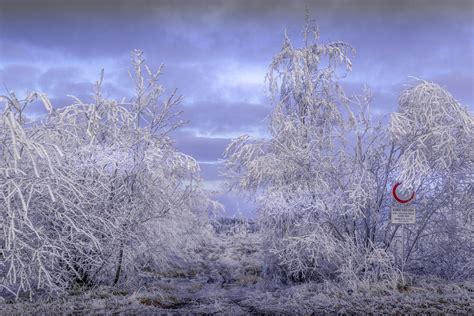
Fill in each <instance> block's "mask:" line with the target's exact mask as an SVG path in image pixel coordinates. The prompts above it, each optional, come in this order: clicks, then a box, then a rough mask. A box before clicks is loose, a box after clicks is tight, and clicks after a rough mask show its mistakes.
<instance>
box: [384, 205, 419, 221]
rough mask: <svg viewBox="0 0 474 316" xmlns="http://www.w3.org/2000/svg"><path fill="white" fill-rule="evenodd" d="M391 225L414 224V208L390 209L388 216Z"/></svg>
mask: <svg viewBox="0 0 474 316" xmlns="http://www.w3.org/2000/svg"><path fill="white" fill-rule="evenodd" d="M390 221H391V222H392V224H415V223H416V211H415V208H414V207H392V214H391V216H390Z"/></svg>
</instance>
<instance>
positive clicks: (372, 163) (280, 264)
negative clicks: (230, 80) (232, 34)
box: [226, 24, 472, 286]
mask: <svg viewBox="0 0 474 316" xmlns="http://www.w3.org/2000/svg"><path fill="white" fill-rule="evenodd" d="M318 38H319V34H318V31H317V29H316V28H314V27H311V24H307V26H306V28H305V31H304V43H303V44H304V45H303V47H301V48H298V47H295V46H294V45H293V43H292V42H291V41H290V40H289V39H288V37H287V36H285V39H284V42H283V47H282V50H281V52H280V53H278V54H277V55H276V56H275V57H274V59H273V61H272V63H271V65H270V69H269V72H268V75H267V79H268V82H269V88H270V93H271V95H272V100H273V104H274V110H273V112H272V114H271V117H270V118H271V122H270V127H269V132H270V138H269V139H253V138H250V137H248V136H242V137H240V138H238V139H236V140H234V141H233V142H232V143H231V144H230V145H229V147H228V148H227V150H226V156H227V162H226V170H227V175H228V176H229V177H230V179H231V183H232V185H233V186H234V187H237V188H239V189H241V190H245V191H250V192H252V194H255V196H256V201H257V205H258V208H259V210H258V211H259V221H260V224H261V227H262V230H263V234H262V236H264V237H263V238H264V239H265V240H264V247H265V251H266V256H265V258H266V259H265V260H266V262H265V263H264V267H265V271H266V273H267V276H269V277H277V279H279V280H283V281H289V280H293V281H295V280H297V281H298V280H299V281H303V280H338V281H343V282H345V283H349V284H352V285H356V284H361V282H362V284H367V282H371V281H375V280H381V279H383V280H388V281H393V282H392V283H391V284H392V286H395V285H396V284H397V281H398V278H399V276H400V273H399V272H400V271H399V267H400V266H402V265H400V263H399V262H397V260H396V258H397V257H399V252H398V251H397V248H398V247H396V243H395V241H396V240H397V236H398V235H399V232H397V231H398V228H399V227H398V226H394V225H391V224H390V223H389V213H390V207H391V206H392V205H393V204H394V202H393V201H392V199H391V197H390V194H389V192H390V188H391V185H392V184H393V183H395V182H396V181H397V180H398V181H403V185H404V186H405V188H407V187H408V188H413V187H414V186H409V185H407V184H409V183H410V181H413V180H414V178H410V177H412V176H413V174H414V173H413V170H414V171H416V166H415V168H413V169H410V168H411V167H408V165H407V163H406V161H407V160H409V159H411V158H410V157H412V154H413V152H412V151H411V149H413V148H416V150H421V151H423V150H425V147H422V146H419V144H420V140H419V139H417V137H418V136H420V135H418V134H416V135H410V134H404V133H403V130H406V129H404V128H403V127H402V126H401V125H402V124H405V123H406V122H409V123H410V124H411V123H412V121H413V120H412V117H410V115H412V116H418V115H422V114H421V113H420V112H421V111H427V112H428V113H429V112H430V111H431V110H433V111H434V110H435V109H436V110H435V111H436V113H437V112H439V111H443V107H447V108H449V109H447V110H446V111H448V112H449V113H451V114H450V115H452V116H453V119H452V120H451V121H449V120H448V121H449V123H447V124H449V126H450V127H451V129H448V130H446V125H445V126H443V121H438V120H437V119H436V117H434V118H433V120H432V121H429V120H428V121H427V122H430V123H431V124H432V125H433V126H436V127H434V130H432V131H435V134H436V132H439V131H444V132H443V133H445V134H446V133H447V134H449V135H447V136H446V135H445V134H443V135H442V136H440V137H441V138H442V140H443V141H445V142H448V143H449V146H450V147H448V148H442V149H439V150H440V151H442V150H446V154H445V155H444V156H443V157H445V158H440V156H439V153H437V152H436V151H434V152H432V155H431V157H437V159H440V160H432V161H430V163H431V164H438V165H440V166H443V167H446V166H447V165H446V163H448V164H450V162H451V161H453V162H454V161H456V164H457V165H454V164H453V165H450V166H451V167H449V168H451V169H450V170H454V169H457V168H458V167H456V166H458V165H459V166H460V165H464V167H462V168H463V169H459V170H461V171H459V170H458V171H459V172H458V175H459V176H460V177H462V178H463V179H466V180H467V178H466V177H465V176H466V172H468V171H472V169H469V167H468V163H467V162H466V161H465V158H464V157H466V156H465V155H469V154H468V152H469V151H471V153H472V146H471V147H470V148H471V149H469V148H468V145H467V144H469V142H470V141H472V138H469V137H471V136H472V133H471V132H469V130H472V128H471V127H469V126H470V125H469V124H472V123H470V122H472V116H470V115H469V114H467V112H466V111H465V110H462V109H461V108H460V107H457V106H455V105H454V104H453V103H452V102H451V103H449V102H448V103H446V99H442V98H441V99H439V100H438V101H437V103H436V104H438V105H439V106H438V108H435V109H430V108H427V107H426V104H429V102H428V101H426V100H432V99H433V98H435V97H436V96H435V95H436V93H438V94H443V93H444V94H445V95H446V96H447V94H446V93H445V92H444V91H442V90H436V93H434V92H433V91H431V92H430V91H425V95H424V98H421V99H420V98H419V96H415V97H413V96H412V94H411V92H410V91H411V90H409V91H407V92H404V93H403V94H402V96H401V101H400V102H401V111H402V112H401V114H395V115H394V118H393V119H392V125H391V129H390V131H391V132H389V130H388V129H387V128H386V127H384V126H383V125H382V124H381V123H380V122H379V123H377V122H374V121H373V120H372V119H371V116H370V111H369V105H370V99H371V98H370V92H368V91H364V93H362V95H360V96H353V97H348V96H346V95H345V93H344V92H343V90H342V88H341V86H340V84H339V79H340V77H341V76H342V75H345V74H346V72H347V71H349V70H350V69H351V67H352V64H351V61H350V58H349V57H350V54H351V53H352V51H353V50H352V48H351V47H350V46H348V45H347V44H344V43H341V42H332V43H328V44H320V43H319V41H318ZM410 102H412V103H413V102H416V103H417V104H419V108H420V109H421V110H419V112H416V111H418V110H415V111H410V110H409V109H408V110H407V107H408V108H409V107H410V104H411V103H410ZM435 111H434V112H435ZM422 123H423V122H419V123H413V124H422ZM420 126H421V125H420ZM408 130H409V131H411V129H408ZM415 133H416V132H415ZM450 133H451V134H450ZM459 133H461V134H463V135H464V136H463V137H464V138H463V139H464V140H461V139H459V140H458V142H459V144H462V146H458V144H457V143H455V142H454V141H452V139H453V138H457V137H458V136H457V135H458V134H459ZM468 135H471V136H468ZM422 137H423V136H422ZM434 137H437V136H434ZM422 139H424V138H422ZM413 144H415V145H413ZM421 144H422V145H423V143H421ZM410 146H412V147H410ZM413 146H418V147H413ZM416 154H417V153H415V155H416ZM449 154H451V155H452V156H451V157H450V158H449V157H448V156H446V155H449ZM470 157H472V155H471V156H470ZM471 161H472V160H471ZM438 165H436V166H433V165H429V163H427V164H424V165H423V167H424V168H423V169H421V170H419V171H420V177H421V176H423V179H426V181H434V178H433V177H432V175H433V173H436V172H440V171H441V169H439V168H438ZM437 168H438V169H437ZM443 170H444V171H446V170H447V169H443ZM416 172H418V171H416ZM420 179H421V178H420ZM417 181H418V179H417ZM413 183H414V185H415V182H413ZM452 184H454V183H452ZM433 185H434V183H433V182H430V183H424V184H423V186H422V187H419V186H418V187H417V188H416V190H417V196H420V195H423V194H424V193H425V192H427V191H428V190H427V189H428V188H429V187H430V186H433ZM461 186H462V185H461ZM471 190H472V187H471ZM454 191H455V192H457V196H458V197H457V198H456V200H453V202H454V204H449V203H448V204H446V203H447V202H446V201H445V199H443V197H442V196H440V195H436V194H435V193H433V194H431V195H429V194H428V195H427V196H426V198H423V199H422V198H419V199H417V201H416V203H415V207H417V208H419V207H420V205H421V204H422V203H424V204H423V205H424V207H423V209H420V211H419V212H418V215H419V217H420V218H419V223H418V224H417V225H416V226H415V227H414V230H413V231H412V230H409V231H408V235H409V236H408V242H407V244H406V245H405V247H406V249H405V250H406V251H405V252H404V253H405V256H404V258H402V259H401V260H402V261H403V262H405V261H407V259H409V258H413V257H415V252H418V254H421V252H420V251H419V247H422V246H421V245H422V243H423V242H424V241H425V240H424V238H423V236H424V234H426V233H427V232H428V230H429V228H428V227H429V226H428V225H427V224H426V223H432V222H433V218H432V214H433V213H434V212H435V211H434V210H435V209H436V210H440V207H456V208H457V209H458V210H459V211H461V209H462V208H465V207H467V206H468V205H470V204H469V201H466V199H464V200H462V196H463V195H462V194H463V193H464V189H462V188H460V187H457V188H455V189H454ZM428 196H429V198H428ZM454 196H455V195H454ZM454 196H453V198H454ZM467 200H469V198H468V199H467ZM457 203H459V204H457ZM466 203H467V204H466ZM441 205H443V206H441ZM448 205H449V206H448ZM471 205H472V204H471ZM430 214H431V215H430ZM463 214H467V213H466V212H465V211H464V213H463ZM464 227H466V226H464ZM463 236H464V237H463V238H465V239H468V240H469V238H471V239H470V241H471V245H472V237H468V236H467V235H466V234H465V233H463ZM430 240H432V239H430ZM459 254H460V255H461V253H459ZM463 254H465V253H463ZM427 262H428V261H427V260H425V261H422V262H421V265H426V264H427Z"/></svg>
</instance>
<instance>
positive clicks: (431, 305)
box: [0, 228, 474, 315]
mask: <svg viewBox="0 0 474 316" xmlns="http://www.w3.org/2000/svg"><path fill="white" fill-rule="evenodd" d="M259 240H260V238H259V236H258V233H248V232H246V231H245V230H242V229H240V230H239V229H232V228H231V229H223V230H221V233H220V234H219V235H218V236H217V241H216V242H214V243H212V244H211V245H210V246H209V247H208V248H204V249H201V250H200V251H199V252H198V253H197V254H196V260H195V262H194V263H192V264H190V265H189V267H186V268H183V269H182V270H175V271H172V272H169V273H161V274H159V273H152V272H150V273H148V274H147V275H144V276H143V280H144V284H145V285H144V286H142V287H141V288H135V289H132V288H131V289H128V290H123V289H118V288H113V287H99V288H95V289H90V290H88V291H86V292H82V293H76V294H74V293H72V294H71V295H70V296H67V297H63V298H59V299H56V300H52V301H38V302H33V303H31V302H17V303H13V302H7V301H2V302H1V305H0V314H3V315H8V314H57V313H62V314H64V313H65V314H117V315H127V314H131V313H133V314H137V313H140V314H141V313H144V314H145V313H146V314H155V313H156V314H160V315H162V314H165V315H166V314H172V315H177V314H227V315H244V314H266V315H269V314H283V315H290V314H291V315H295V314H296V315H298V314H299V315H306V314H310V313H312V312H315V313H322V312H327V313H368V312H370V313H389V314H405V313H430V314H431V313H435V314H472V313H474V282H472V281H465V282H461V283H449V282H446V281H445V280H441V279H434V278H429V279H428V278H417V279H416V280H411V281H410V282H409V283H408V285H407V286H406V287H404V288H399V289H398V290H395V291H393V290H388V289H387V288H386V287H384V285H383V284H381V285H380V286H373V287H370V288H367V289H365V290H364V289H361V290H360V291H358V292H357V293H354V292H351V291H347V290H346V289H345V288H342V287H340V286H338V285H336V284H329V283H326V284H317V283H305V284H296V285H287V286H280V287H276V286H272V285H271V284H269V283H266V282H265V281H264V280H263V279H262V271H261V262H262V254H261V251H260V245H259Z"/></svg>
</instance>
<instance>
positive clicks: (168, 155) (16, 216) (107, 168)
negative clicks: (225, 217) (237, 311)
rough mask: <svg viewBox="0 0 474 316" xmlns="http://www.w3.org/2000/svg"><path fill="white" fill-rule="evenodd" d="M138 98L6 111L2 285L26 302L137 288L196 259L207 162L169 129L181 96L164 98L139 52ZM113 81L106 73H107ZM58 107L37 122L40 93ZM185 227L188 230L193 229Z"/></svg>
mask: <svg viewBox="0 0 474 316" xmlns="http://www.w3.org/2000/svg"><path fill="white" fill-rule="evenodd" d="M132 62H133V73H132V74H131V76H132V78H133V79H134V80H135V87H136V91H135V92H136V93H135V97H134V98H132V99H131V100H129V101H125V100H122V101H120V102H118V101H116V100H109V99H105V98H104V97H103V96H102V93H101V84H102V76H101V79H100V80H99V81H98V82H97V84H96V90H95V94H94V101H93V102H92V103H86V102H83V101H81V100H79V99H77V98H75V102H74V103H73V104H71V105H69V106H66V107H64V108H61V109H53V107H52V105H51V104H50V102H49V100H48V99H47V97H46V96H44V95H39V94H36V93H34V94H31V95H29V96H28V97H27V99H26V100H24V101H19V100H17V99H16V97H15V95H14V94H11V95H10V96H8V97H4V99H5V100H6V101H7V103H6V108H5V111H4V113H3V115H2V123H3V124H4V127H5V128H4V129H2V132H3V134H2V142H3V143H2V144H3V145H2V155H3V156H2V157H1V158H2V160H1V164H2V174H1V176H2V178H1V179H0V181H1V182H0V185H1V186H2V189H3V194H2V199H1V204H0V211H1V215H2V218H3V221H4V227H5V231H6V234H5V241H6V247H5V251H4V258H3V260H2V262H1V264H2V265H1V268H0V269H1V271H2V275H1V276H0V277H1V279H0V285H1V286H2V288H3V289H5V290H6V291H9V292H11V293H13V294H14V295H15V296H16V297H18V295H19V294H21V293H23V292H28V293H30V295H31V294H32V293H33V292H34V291H35V290H37V289H47V290H49V291H50V292H51V293H54V292H61V291H64V290H65V289H69V288H71V287H74V286H77V285H88V286H90V285H93V284H101V283H103V284H114V285H115V284H117V283H118V282H120V281H121V280H123V279H124V278H123V274H124V272H125V276H127V278H126V280H127V281H130V282H133V281H134V280H136V276H138V274H139V273H140V272H141V271H145V270H160V269H166V268H167V266H169V265H170V264H179V263H180V261H181V262H185V261H186V259H189V255H190V252H189V251H188V250H189V249H190V248H192V247H194V246H196V245H197V244H198V243H199V242H200V241H202V240H203V239H202V238H200V236H205V232H206V229H207V224H206V223H207V222H206V219H205V217H204V216H202V215H203V214H204V213H205V210H206V209H207V208H208V207H210V206H211V204H212V203H211V201H210V200H209V199H208V198H207V197H206V195H205V194H204V192H203V191H202V190H201V189H200V186H199V183H200V179H199V174H198V173H199V167H198V165H197V163H196V161H195V160H194V159H193V158H192V157H189V156H187V155H184V154H182V153H180V152H178V151H176V150H175V149H174V147H173V143H172V139H171V138H170V137H169V132H170V131H172V130H174V129H175V128H177V127H179V126H180V125H182V124H183V122H182V121H180V120H179V114H180V112H178V111H175V108H176V106H177V105H178V104H179V103H180V102H181V98H180V97H177V96H176V94H175V93H172V94H171V95H170V96H168V97H165V95H164V89H163V88H162V86H161V85H160V84H159V83H158V79H159V76H160V74H161V68H160V69H159V70H158V71H157V72H152V71H151V70H150V69H149V68H148V67H147V66H146V65H145V64H144V59H143V53H142V52H140V51H135V52H133V54H132ZM102 75H103V74H102ZM38 97H39V98H41V99H42V100H43V102H44V104H45V106H46V107H47V109H48V116H47V118H46V119H45V120H44V121H43V122H35V123H33V124H31V123H27V122H26V119H25V116H24V113H23V111H24V109H25V107H26V106H27V105H28V103H31V102H32V101H33V100H34V99H36V98H38ZM183 231H186V232H187V234H183V233H182V232H183Z"/></svg>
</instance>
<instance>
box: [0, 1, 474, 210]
mask: <svg viewBox="0 0 474 316" xmlns="http://www.w3.org/2000/svg"><path fill="white" fill-rule="evenodd" d="M305 7H308V9H309V11H310V15H311V17H312V18H313V19H315V20H316V21H317V23H318V25H319V28H320V31H321V41H322V42H327V41H336V40H341V41H345V42H347V43H349V44H351V45H352V46H353V47H354V48H355V49H356V52H357V53H356V55H355V56H354V57H353V65H354V67H353V71H352V73H351V74H350V75H349V76H348V77H347V78H346V79H345V84H346V86H347V87H348V88H349V89H350V90H351V92H352V91H354V92H356V91H357V90H360V89H362V87H363V85H364V84H366V85H368V87H369V88H370V89H371V90H372V91H373V94H374V99H373V105H372V108H373V109H374V111H376V113H378V114H379V115H386V114H388V113H390V112H391V111H394V110H395V109H396V104H397V97H398V94H399V93H400V92H401V90H402V89H403V88H404V85H406V84H410V83H413V79H411V78H410V76H414V77H417V78H422V79H426V80H430V81H434V82H436V83H438V84H441V85H442V86H444V87H446V88H447V89H448V90H449V91H451V93H452V94H453V95H454V96H455V97H456V98H457V99H458V100H459V101H460V102H461V103H462V104H464V105H466V106H468V107H469V108H471V109H473V108H474V92H473V91H474V1H472V0H471V1H457V0H451V1H415V0H412V1H388V0H386V1H376V0H362V1H358V0H352V1H349V0H345V1H340V0H339V1H338V0H334V1H329V0H327V1H304V2H303V1H258V0H254V1H246V0H244V1H230V0H229V1H224V0H222V1H198V0H196V1H191V0H189V1H143V0H138V1H132V0H129V1H124V0H116V1H113V0H110V1H104V0H102V1H100V0H99V1H72V0H63V1H59V0H56V1H43V0H36V1H33V0H0V84H1V87H0V89H2V90H5V89H9V90H15V91H17V93H21V92H24V91H32V90H36V91H41V92H45V93H47V94H48V95H49V96H50V97H51V99H52V100H53V103H54V105H55V106H57V107H61V106H64V105H67V104H68V102H69V100H68V97H67V96H66V95H68V94H70V95H76V96H79V97H82V98H84V99H87V98H89V97H90V94H91V92H92V84H93V82H94V81H95V80H96V79H97V78H98V76H99V73H100V70H101V69H102V68H104V69H105V82H106V83H105V90H106V96H107V97H116V98H122V97H124V96H129V95H130V92H131V88H132V86H131V84H130V81H129V78H128V75H127V71H128V69H129V65H130V63H129V62H130V52H131V51H132V50H133V49H141V50H143V51H144V52H145V55H146V59H147V62H148V64H150V65H151V66H154V67H156V66H158V65H159V64H161V63H164V64H165V65H166V68H165V71H164V75H163V78H162V83H163V85H164V86H165V87H166V88H167V89H168V91H172V90H173V89H174V88H177V89H178V91H179V92H180V93H181V94H182V95H183V96H184V102H183V105H182V109H183V110H184V111H185V112H184V118H185V119H189V120H190V123H189V124H188V125H187V126H186V127H185V128H183V129H181V130H180V131H178V132H176V133H175V134H174V137H175V139H176V145H177V147H178V148H179V149H180V150H181V151H183V152H185V153H187V154H190V155H192V156H194V157H195V158H196V159H197V160H198V161H199V162H200V163H201V168H202V176H203V177H204V179H205V180H206V185H207V186H208V187H211V188H216V189H217V188H219V187H220V184H221V183H222V180H223V179H222V178H221V177H220V176H219V172H218V169H219V167H220V165H221V163H220V162H219V159H221V158H222V152H223V151H224V149H225V147H226V145H227V144H228V143H229V141H230V140H231V139H232V138H233V137H237V136H239V135H241V134H251V135H254V136H265V135H266V117H267V115H268V114H269V112H270V111H271V106H270V104H269V101H268V98H267V96H266V91H265V87H264V76H265V73H266V70H267V67H268V65H269V63H270V61H271V59H272V56H273V55H274V54H275V53H277V52H278V51H279V49H280V45H281V42H282V39H283V34H284V32H285V30H286V31H287V33H288V34H289V36H290V38H292V39H293V40H294V42H295V43H298V42H299V40H300V39H301V29H302V26H303V23H304V16H305ZM4 92H5V91H3V92H2V93H4ZM216 197H217V198H218V199H219V200H220V201H222V202H223V203H224V204H225V206H226V207H227V213H228V214H234V213H235V212H237V211H238V210H239V211H241V212H242V213H244V214H252V213H253V212H252V209H253V206H252V204H251V203H249V202H247V201H245V199H243V198H241V197H239V196H236V194H234V193H225V192H223V193H220V194H218V195H217V196H216Z"/></svg>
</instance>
